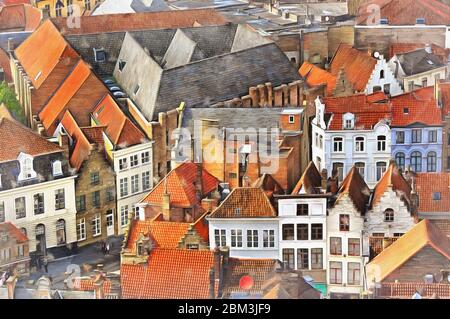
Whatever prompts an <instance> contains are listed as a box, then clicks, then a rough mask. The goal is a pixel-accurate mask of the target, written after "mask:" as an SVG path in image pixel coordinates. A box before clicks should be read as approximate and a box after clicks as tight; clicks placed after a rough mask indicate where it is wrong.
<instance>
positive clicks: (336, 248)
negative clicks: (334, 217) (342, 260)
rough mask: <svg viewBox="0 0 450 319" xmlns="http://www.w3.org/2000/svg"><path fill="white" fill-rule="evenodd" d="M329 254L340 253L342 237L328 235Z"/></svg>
mask: <svg viewBox="0 0 450 319" xmlns="http://www.w3.org/2000/svg"><path fill="white" fill-rule="evenodd" d="M330 254H331V255H342V238H340V237H330Z"/></svg>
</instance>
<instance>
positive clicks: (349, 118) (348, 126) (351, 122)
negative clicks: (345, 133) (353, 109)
mask: <svg viewBox="0 0 450 319" xmlns="http://www.w3.org/2000/svg"><path fill="white" fill-rule="evenodd" d="M343 122H344V129H345V130H353V129H354V128H355V115H354V114H352V113H346V114H344V121H343Z"/></svg>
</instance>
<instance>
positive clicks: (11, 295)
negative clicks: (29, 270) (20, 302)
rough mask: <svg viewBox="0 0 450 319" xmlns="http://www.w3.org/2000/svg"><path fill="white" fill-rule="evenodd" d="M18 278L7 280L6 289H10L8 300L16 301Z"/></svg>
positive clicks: (12, 277)
mask: <svg viewBox="0 0 450 319" xmlns="http://www.w3.org/2000/svg"><path fill="white" fill-rule="evenodd" d="M16 282H17V278H16V276H11V277H9V278H8V280H6V288H7V289H8V299H14V290H15V289H16Z"/></svg>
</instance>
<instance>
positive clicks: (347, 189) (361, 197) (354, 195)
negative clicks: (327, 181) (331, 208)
mask: <svg viewBox="0 0 450 319" xmlns="http://www.w3.org/2000/svg"><path fill="white" fill-rule="evenodd" d="M346 196H348V198H350V200H351V201H352V202H353V204H354V206H355V208H356V209H357V210H358V212H359V213H360V214H361V215H364V214H365V212H366V208H367V204H368V202H369V199H370V189H369V187H368V186H367V184H366V183H365V182H364V179H363V178H362V177H361V175H360V174H359V172H358V169H357V168H356V166H353V167H352V169H351V170H350V171H349V172H348V174H347V176H346V177H345V179H344V181H343V182H342V184H341V186H340V187H339V191H338V197H337V199H336V201H335V203H334V205H337V204H338V203H339V202H340V200H341V199H343V198H345V197H346Z"/></svg>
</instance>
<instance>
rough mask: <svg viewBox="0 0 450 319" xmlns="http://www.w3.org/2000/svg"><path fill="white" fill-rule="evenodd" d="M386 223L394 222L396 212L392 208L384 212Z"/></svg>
mask: <svg viewBox="0 0 450 319" xmlns="http://www.w3.org/2000/svg"><path fill="white" fill-rule="evenodd" d="M384 221H385V222H393V221H394V210H393V209H392V208H388V209H386V210H385V211H384Z"/></svg>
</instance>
